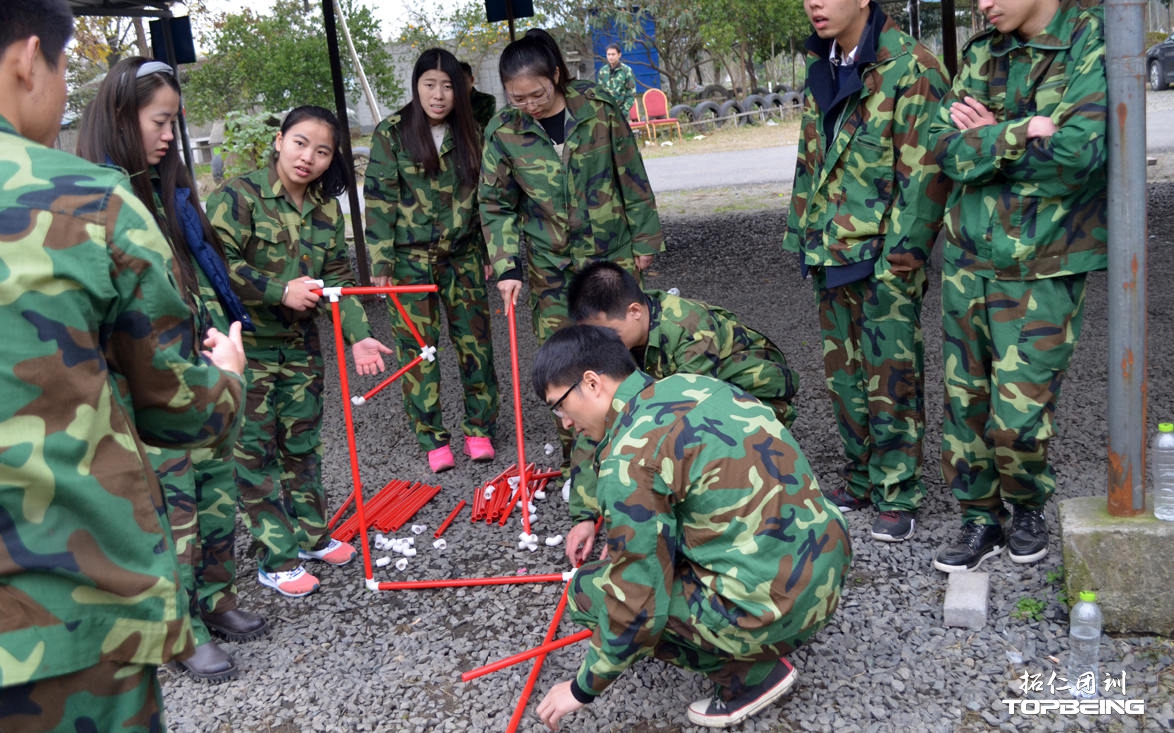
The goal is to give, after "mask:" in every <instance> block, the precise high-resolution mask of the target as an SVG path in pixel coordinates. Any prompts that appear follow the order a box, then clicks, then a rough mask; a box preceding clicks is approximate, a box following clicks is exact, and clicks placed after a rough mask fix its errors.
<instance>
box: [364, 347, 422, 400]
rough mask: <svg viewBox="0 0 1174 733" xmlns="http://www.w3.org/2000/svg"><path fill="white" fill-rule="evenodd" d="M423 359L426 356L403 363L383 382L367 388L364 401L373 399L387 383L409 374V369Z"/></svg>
mask: <svg viewBox="0 0 1174 733" xmlns="http://www.w3.org/2000/svg"><path fill="white" fill-rule="evenodd" d="M422 361H424V357H423V356H417V357H416V358H415V359H412V360H411V361H409V362H408V363H407V364H405V365H403V366H402V367H400V368H399V369H397V370H396V371H395V372H394V373H393V374H391V375H390V376H389V377H388V378H387V379H384V380H383V381H382V382H380V383H379V384H377V385H375V386H374V387H372V388H371V389H369V390H367V394H365V395H363V401H364V402H366V401H367V400H369V399H371V398H372V397H374V396H375V395H377V394H379V393H380V392H382V391H383V389H384V388H385V387H387V385H389V384H391V383H392V382H394V381H395V380H397V379H399V378H400V377H402V376H403V375H405V374H407V373H408V371H409V370H410V369H411V368H412V367H414V366H416V365H417V364H419V363H420V362H422Z"/></svg>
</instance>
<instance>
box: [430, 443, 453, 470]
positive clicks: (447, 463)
mask: <svg viewBox="0 0 1174 733" xmlns="http://www.w3.org/2000/svg"><path fill="white" fill-rule="evenodd" d="M455 465H457V464H456V461H455V460H453V457H452V449H451V448H449V447H448V446H447V445H442V446H440V447H439V448H435V449H433V450H430V451H428V467H429V468H431V469H432V473H440V472H442V471H447V470H449V469H450V468H452V467H453V466H455Z"/></svg>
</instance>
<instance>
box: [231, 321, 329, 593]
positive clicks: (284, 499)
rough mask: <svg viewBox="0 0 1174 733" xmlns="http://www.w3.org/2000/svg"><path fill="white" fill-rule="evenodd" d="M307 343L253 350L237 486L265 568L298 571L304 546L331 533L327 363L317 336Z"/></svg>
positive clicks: (249, 364) (259, 560)
mask: <svg viewBox="0 0 1174 733" xmlns="http://www.w3.org/2000/svg"><path fill="white" fill-rule="evenodd" d="M308 346H309V348H308V349H306V350H303V349H297V348H286V349H267V350H264V351H258V352H249V353H248V382H249V394H248V399H247V401H246V404H245V426H244V429H243V431H242V432H241V440H240V443H239V444H238V445H237V449H236V461H237V486H238V487H239V488H240V501H241V509H242V510H243V515H244V518H245V525H246V526H247V527H248V528H249V532H250V533H251V534H252V535H253V549H254V551H259V554H258V563H257V564H258V566H259V567H260V568H261V569H263V570H265V571H267V572H278V571H284V570H292V569H293V568H295V567H297V566H298V564H299V560H298V550H299V549H302V550H310V549H315V548H316V547H317V545H318V543H319V542H321V541H323V540H324V539H325V537H326V517H325V513H326V491H325V489H324V488H323V486H322V441H321V438H320V432H321V420H322V390H323V388H324V384H325V379H324V378H323V370H324V364H323V361H322V352H321V349H320V348H319V346H318V342H317V339H313V343H312V345H308Z"/></svg>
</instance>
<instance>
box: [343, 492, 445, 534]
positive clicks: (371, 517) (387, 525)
mask: <svg viewBox="0 0 1174 733" xmlns="http://www.w3.org/2000/svg"><path fill="white" fill-rule="evenodd" d="M438 491H440V487H439V486H429V485H427V484H424V483H421V482H419V481H416V482H412V481H405V480H402V479H393V480H392V481H390V482H388V484H387V486H384V487H383V488H382V489H380V490H379V493H377V494H376V495H375V496H373V497H372V498H371V501H370V502H368V503H366V504H364V505H363V513H364V514H365V515H366V517H367V525H368V527H369V528H372V529H377V530H379V531H380V532H394V531H396V530H398V529H399V528H400V527H402V526H404V524H406V523H407V522H408V520H410V519H411V518H412V517H414V516H415V515H416V512H418V511H420V509H421V507H423V506H424V505H425V504H427V503H428V502H429V501H431V500H432V497H434V496H436V494H437V492H438ZM358 532H359V516H358V514H357V513H356V514H352V515H351V517H350V518H349V519H347V520H346V521H345V522H343V523H342V525H340V526H339V528H338V529H336V530H334V532H333V533H332V534H331V535H330V536H331V537H333V538H334V539H336V540H339V541H341V542H349V541H350V540H351V539H352V538H354V536H355V535H356V534H358Z"/></svg>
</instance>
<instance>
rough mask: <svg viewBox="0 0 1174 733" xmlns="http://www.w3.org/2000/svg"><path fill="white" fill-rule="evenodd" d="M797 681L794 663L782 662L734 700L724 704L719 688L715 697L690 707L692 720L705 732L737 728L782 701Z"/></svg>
mask: <svg viewBox="0 0 1174 733" xmlns="http://www.w3.org/2000/svg"><path fill="white" fill-rule="evenodd" d="M796 677H798V674H797V673H796V672H795V668H794V667H792V666H791V663H790V662H788V661H787V660H786V659H780V660H779V663H778V664H777V665H775V668H774V669H773V670H771V673H770V674H769V675H767V676H766V679H764V680H763V681H762V682H759V683H758V684H757V685H755V686H754V687H750V688H748V689H746V690H745V691H744V692H743V693H742V694H741V695H738V696H737V697H735V698H733V699H732V700H723V699H722V697H721V688H717V689H715V690H714V691H713V697H711V698H708V699H706V700H698V701H697V702H694V703H692V704H691V705H689V720H691V721H692V722H694V723H696V724H697V725H700V726H704V727H706V728H728V727H730V726H731V725H737V724H738V723H741V722H742V721H743V720H745V719H746V718H749V717H750V716H751V715H754V714H755V713H757V712H758V711H759V710H762V709H763V708H764V707H766V706H767V705H770V704H771V703H772V702H774V701H775V700H778V699H779V698H780V697H782V696H783V694H784V693H785V692H786V691H787V690H789V689H791V686H792V685H794V684H795V678H796Z"/></svg>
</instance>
